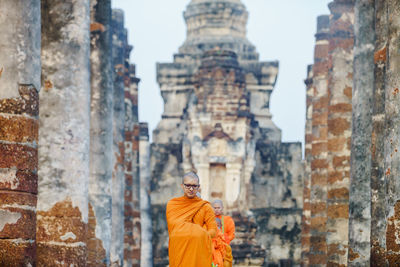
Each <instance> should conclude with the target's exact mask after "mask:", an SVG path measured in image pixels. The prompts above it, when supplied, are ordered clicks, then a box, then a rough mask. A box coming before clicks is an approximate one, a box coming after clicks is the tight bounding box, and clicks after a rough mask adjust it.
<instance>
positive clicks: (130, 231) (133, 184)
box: [124, 46, 140, 266]
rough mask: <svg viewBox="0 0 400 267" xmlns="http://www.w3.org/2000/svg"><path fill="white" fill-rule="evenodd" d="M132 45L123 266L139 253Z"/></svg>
mask: <svg viewBox="0 0 400 267" xmlns="http://www.w3.org/2000/svg"><path fill="white" fill-rule="evenodd" d="M131 49H132V47H131V46H128V47H127V49H126V53H125V77H124V85H125V203H124V228H125V232H124V266H133V264H135V265H136V266H138V264H139V258H140V255H138V254H137V252H138V250H137V244H135V243H136V242H135V241H137V240H135V238H136V237H135V235H137V232H136V233H135V222H134V217H135V216H136V215H137V214H136V213H137V212H138V207H137V206H136V207H135V204H136V205H137V204H138V203H134V200H135V199H137V198H138V196H135V193H136V192H137V191H136V189H138V187H139V183H138V182H139V181H138V177H137V176H138V172H137V164H135V162H134V161H135V160H137V159H138V158H137V156H138V153H137V152H138V151H137V149H136V148H134V147H133V142H135V131H134V129H135V126H136V125H138V105H137V98H138V83H139V79H138V78H136V77H135V65H133V64H132V65H131V64H130V63H129V54H130V51H131Z"/></svg>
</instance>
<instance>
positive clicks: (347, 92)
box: [343, 75, 353, 99]
mask: <svg viewBox="0 0 400 267" xmlns="http://www.w3.org/2000/svg"><path fill="white" fill-rule="evenodd" d="M351 76H352V77H353V75H351ZM352 90H353V89H352V88H351V87H350V86H347V87H346V88H344V89H343V94H344V95H345V96H347V97H348V98H349V99H351V98H352V95H353V92H352Z"/></svg>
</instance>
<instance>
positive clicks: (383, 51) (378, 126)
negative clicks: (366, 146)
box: [371, 0, 388, 266]
mask: <svg viewBox="0 0 400 267" xmlns="http://www.w3.org/2000/svg"><path fill="white" fill-rule="evenodd" d="M373 15H374V17H375V35H376V40H375V54H374V63H375V86H374V92H373V93H374V95H373V104H372V105H373V106H372V107H373V111H372V136H371V139H372V147H371V151H372V155H371V199H372V203H371V266H385V264H386V212H385V210H386V177H385V160H384V157H385V149H384V147H385V146H384V144H385V72H386V66H387V61H386V60H387V36H388V31H387V1H382V0H379V1H375V14H373Z"/></svg>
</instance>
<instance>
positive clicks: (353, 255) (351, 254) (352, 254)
mask: <svg viewBox="0 0 400 267" xmlns="http://www.w3.org/2000/svg"><path fill="white" fill-rule="evenodd" d="M357 258H360V255H359V254H358V253H356V252H354V251H353V249H352V248H349V261H350V262H352V261H354V260H356V259H357Z"/></svg>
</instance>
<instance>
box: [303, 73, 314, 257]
mask: <svg viewBox="0 0 400 267" xmlns="http://www.w3.org/2000/svg"><path fill="white" fill-rule="evenodd" d="M312 77H313V72H312V65H309V66H308V67H307V79H306V80H305V84H306V86H307V89H306V127H305V150H304V159H305V161H304V162H305V173H304V189H303V215H302V218H301V224H302V226H301V259H302V264H303V265H308V264H309V262H308V253H309V252H310V221H311V206H310V196H311V195H310V193H311V191H310V189H311V158H312V153H311V152H312V112H313V106H312V100H313V97H314V87H313V81H312Z"/></svg>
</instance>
